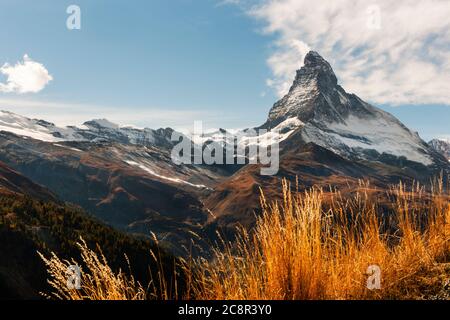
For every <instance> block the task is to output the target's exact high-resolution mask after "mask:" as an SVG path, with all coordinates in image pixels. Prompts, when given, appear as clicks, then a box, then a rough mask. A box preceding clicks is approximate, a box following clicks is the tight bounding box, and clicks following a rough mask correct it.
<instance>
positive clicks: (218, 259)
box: [44, 181, 450, 300]
mask: <svg viewBox="0 0 450 320" xmlns="http://www.w3.org/2000/svg"><path fill="white" fill-rule="evenodd" d="M368 190H370V188H369V186H368V185H367V184H364V183H361V185H360V187H359V188H358V189H357V190H355V192H354V193H353V194H352V196H347V197H343V196H341V195H340V194H339V192H329V191H327V192H326V193H325V192H324V191H323V190H322V189H319V188H313V189H311V190H308V191H304V192H298V191H296V188H295V186H294V187H292V186H291V185H289V184H288V183H287V182H286V181H284V182H283V195H282V201H279V202H270V201H269V200H268V199H266V198H265V197H264V195H263V193H262V192H261V208H262V214H261V215H259V216H258V217H257V221H256V226H255V228H254V229H253V230H245V229H243V228H240V229H239V230H238V231H237V237H236V239H235V240H234V241H232V242H228V241H222V242H221V243H220V244H219V245H218V246H217V247H215V248H214V249H213V257H212V258H211V259H208V260H207V259H205V258H199V259H188V260H187V261H185V260H182V261H181V262H180V268H181V269H183V270H184V272H183V277H184V279H183V280H184V282H185V286H184V287H185V288H184V289H183V291H182V292H179V291H180V290H179V289H178V288H177V285H176V281H175V282H174V283H168V282H167V281H166V280H165V278H164V266H163V265H162V264H159V272H158V275H157V277H156V281H152V283H151V284H150V285H149V286H148V288H147V289H145V290H144V288H143V287H142V286H141V285H140V284H139V283H137V282H136V281H134V279H132V278H127V277H126V276H125V275H124V274H123V273H119V274H117V275H116V274H114V273H113V272H112V271H111V269H110V268H109V267H108V265H107V262H106V260H105V259H104V258H103V257H102V258H97V256H96V254H95V253H94V252H92V251H90V250H89V249H88V248H87V247H86V246H85V244H84V243H81V244H80V249H81V250H82V258H83V260H84V264H86V265H87V266H88V270H87V272H85V273H83V279H82V283H83V289H82V290H81V292H80V290H78V291H74V290H68V289H67V286H66V278H65V271H66V269H67V266H68V265H69V264H73V263H74V262H68V261H61V260H59V259H58V258H57V257H56V256H55V255H53V257H52V258H51V259H49V260H44V261H45V262H46V263H47V266H48V270H49V274H50V276H51V282H50V284H51V285H52V287H53V288H54V290H55V292H54V293H53V296H54V297H57V298H62V299H80V298H83V299H144V298H149V297H153V298H158V299H172V298H184V299H221V300H222V299H223V300H228V299H237V300H248V299H252V300H253V299H257V300H259V299H270V300H278V299H284V300H298V299H401V298H411V296H410V295H409V294H408V293H409V292H412V291H414V290H415V288H413V287H411V286H414V283H416V282H417V281H416V282H415V281H414V279H418V277H419V276H420V277H422V278H423V277H424V274H425V277H426V275H427V272H428V271H429V276H430V277H432V276H433V275H432V274H431V270H436V265H438V264H439V263H442V262H449V261H450V225H449V223H450V202H449V195H448V194H447V193H446V192H445V191H444V188H443V187H442V181H440V182H438V183H436V184H435V186H434V187H433V190H432V191H431V192H426V191H425V189H424V188H423V187H421V186H419V185H414V186H413V187H412V188H409V189H407V188H406V187H405V186H404V185H402V184H400V185H399V186H396V187H395V188H392V189H391V190H388V191H387V192H386V195H385V196H384V197H382V198H378V199H377V198H375V199H374V197H373V195H372V194H370V192H368ZM325 199H326V201H325ZM381 199H382V200H381ZM152 255H153V257H154V259H155V261H158V260H159V259H158V255H156V254H152ZM371 265H376V266H379V267H380V269H381V288H380V289H379V290H369V289H368V288H367V279H368V277H369V275H368V274H367V270H368V267H369V266H371ZM149 293H150V294H149ZM417 298H418V297H417Z"/></svg>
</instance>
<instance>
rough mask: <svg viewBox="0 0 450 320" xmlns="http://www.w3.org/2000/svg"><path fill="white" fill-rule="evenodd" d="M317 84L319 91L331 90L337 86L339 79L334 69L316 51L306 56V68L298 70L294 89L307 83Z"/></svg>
mask: <svg viewBox="0 0 450 320" xmlns="http://www.w3.org/2000/svg"><path fill="white" fill-rule="evenodd" d="M312 82H313V83H315V84H316V85H317V87H318V89H319V90H329V89H332V88H334V87H335V86H336V85H337V78H336V75H335V74H334V71H333V68H332V67H331V65H330V64H329V63H328V61H326V60H325V59H324V58H323V57H322V56H321V55H320V54H318V53H317V52H316V51H310V52H308V53H307V54H306V56H305V60H304V66H303V67H302V68H300V70H297V75H296V77H295V80H294V84H293V86H292V87H293V88H295V86H297V85H302V86H304V85H305V84H306V83H312ZM291 90H292V88H291Z"/></svg>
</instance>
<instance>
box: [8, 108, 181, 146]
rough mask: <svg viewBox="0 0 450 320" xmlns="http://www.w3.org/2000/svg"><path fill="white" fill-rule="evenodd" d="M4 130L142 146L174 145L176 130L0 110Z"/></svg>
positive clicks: (54, 139) (57, 139) (58, 139)
mask: <svg viewBox="0 0 450 320" xmlns="http://www.w3.org/2000/svg"><path fill="white" fill-rule="evenodd" d="M0 131H7V132H12V133H14V134H17V135H19V136H24V137H29V138H33V139H36V140H41V141H46V142H63V141H91V142H99V141H112V142H119V143H130V144H135V145H142V146H159V147H170V146H172V145H173V143H172V141H171V135H172V132H173V129H171V128H166V129H163V128H161V129H158V130H153V129H149V128H144V129H139V128H135V127H131V126H123V127H122V126H119V125H118V124H115V123H112V122H110V121H108V120H106V119H94V120H91V121H87V122H85V123H84V124H83V125H82V126H80V127H76V126H68V127H59V126H56V125H55V124H54V123H51V122H48V121H45V120H38V119H30V118H27V117H24V116H20V115H18V114H15V113H12V112H9V111H0Z"/></svg>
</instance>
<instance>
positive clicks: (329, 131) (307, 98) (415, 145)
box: [262, 51, 436, 166]
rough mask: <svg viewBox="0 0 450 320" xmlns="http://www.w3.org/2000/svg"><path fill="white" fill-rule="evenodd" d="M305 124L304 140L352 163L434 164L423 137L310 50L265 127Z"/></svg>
mask: <svg viewBox="0 0 450 320" xmlns="http://www.w3.org/2000/svg"><path fill="white" fill-rule="evenodd" d="M290 119H298V120H300V124H299V126H298V130H299V131H300V132H301V137H302V139H303V141H304V142H306V143H308V142H313V143H316V144H318V145H320V146H322V147H324V148H326V149H329V150H331V151H333V152H335V153H337V154H339V155H341V156H343V157H346V158H349V159H368V160H376V159H378V158H379V157H380V156H381V155H383V154H384V155H392V156H394V157H397V158H406V159H408V160H410V161H414V162H417V163H421V164H424V165H426V166H428V165H432V164H433V163H434V162H435V158H436V155H435V152H434V151H433V150H432V149H431V148H430V146H429V145H428V144H426V143H425V142H424V141H423V140H422V139H421V138H420V137H419V135H418V134H417V133H415V132H412V131H411V130H409V129H408V128H407V127H406V126H404V125H403V124H402V123H401V122H400V121H399V120H398V119H396V118H395V117H394V116H392V115H391V114H389V113H387V112H385V111H382V110H381V109H378V108H376V107H374V106H372V105H370V104H368V103H366V102H364V101H363V100H361V99H360V98H359V97H358V96H356V95H355V94H349V93H347V92H346V91H345V90H344V89H343V88H342V87H341V86H340V85H338V80H337V77H336V75H335V74H334V72H333V69H332V68H331V66H330V64H329V63H328V62H327V61H325V60H324V59H323V58H322V57H321V56H320V55H319V54H318V53H317V52H314V51H311V52H309V53H308V54H307V55H306V57H305V61H304V66H303V67H302V68H301V69H300V70H298V71H297V75H296V78H295V80H294V83H293V85H292V87H291V88H290V90H289V93H288V94H287V95H286V96H284V97H283V98H282V99H281V100H280V101H278V102H277V103H275V105H274V106H273V108H272V109H271V110H270V112H269V117H268V120H267V122H266V123H265V124H264V125H263V126H262V127H264V128H273V127H275V126H277V125H279V124H280V123H283V122H284V121H287V120H290Z"/></svg>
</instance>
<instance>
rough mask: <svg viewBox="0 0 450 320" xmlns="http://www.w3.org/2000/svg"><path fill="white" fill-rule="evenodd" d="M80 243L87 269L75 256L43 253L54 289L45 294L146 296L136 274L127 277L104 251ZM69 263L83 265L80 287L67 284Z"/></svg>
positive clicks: (64, 296)
mask: <svg viewBox="0 0 450 320" xmlns="http://www.w3.org/2000/svg"><path fill="white" fill-rule="evenodd" d="M78 247H79V249H80V251H81V258H82V260H83V262H84V263H83V264H84V265H85V266H86V268H87V269H86V270H83V269H82V267H81V264H79V263H78V262H76V261H75V260H73V259H72V260H70V261H69V260H61V259H60V258H58V257H57V256H56V254H54V253H53V254H52V256H51V257H50V258H48V259H47V258H45V257H44V256H43V255H42V254H41V253H39V255H40V256H41V258H42V260H43V261H44V263H45V264H46V265H47V268H48V273H49V274H50V280H49V281H48V282H49V284H50V285H51V286H52V288H53V289H54V291H53V292H52V293H51V294H49V295H45V294H44V295H45V296H47V297H48V298H56V299H62V300H87V299H89V300H143V299H145V298H146V290H144V288H143V287H142V286H141V284H140V283H139V282H136V281H135V280H134V278H133V277H127V276H126V275H125V274H124V273H123V272H121V271H119V272H118V273H117V274H116V273H114V272H113V271H112V270H111V268H110V267H109V265H108V261H107V260H106V258H105V256H104V255H103V253H101V250H100V253H99V254H97V253H95V252H94V251H92V250H90V249H89V248H88V247H87V245H86V242H85V241H84V240H83V239H80V242H79V243H78ZM69 266H78V267H79V268H80V269H81V274H82V281H81V288H80V289H75V288H70V287H69V286H68V285H67V281H68V273H67V271H68V268H69Z"/></svg>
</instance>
